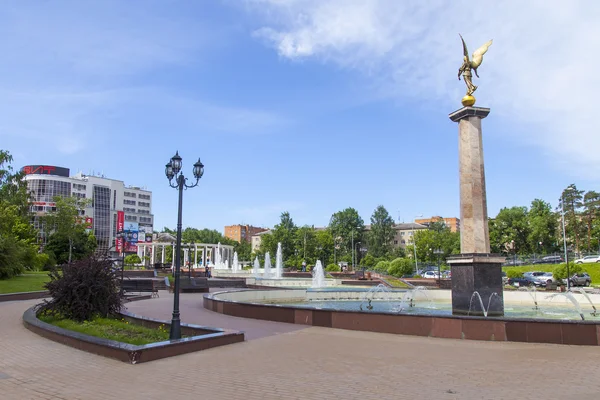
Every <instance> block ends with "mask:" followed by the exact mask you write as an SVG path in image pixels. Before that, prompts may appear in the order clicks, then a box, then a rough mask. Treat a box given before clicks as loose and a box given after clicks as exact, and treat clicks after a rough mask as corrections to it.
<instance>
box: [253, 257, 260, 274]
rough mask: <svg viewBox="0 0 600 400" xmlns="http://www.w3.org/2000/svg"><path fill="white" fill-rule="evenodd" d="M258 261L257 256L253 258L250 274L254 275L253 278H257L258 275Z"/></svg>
mask: <svg viewBox="0 0 600 400" xmlns="http://www.w3.org/2000/svg"><path fill="white" fill-rule="evenodd" d="M259 270H260V261H258V256H257V257H256V258H255V259H254V266H253V267H252V275H254V277H255V278H258V277H259V276H260V272H259Z"/></svg>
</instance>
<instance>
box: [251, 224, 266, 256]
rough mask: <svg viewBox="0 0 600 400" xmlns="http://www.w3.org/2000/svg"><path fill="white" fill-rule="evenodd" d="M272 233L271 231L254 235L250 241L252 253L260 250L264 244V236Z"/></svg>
mask: <svg viewBox="0 0 600 400" xmlns="http://www.w3.org/2000/svg"><path fill="white" fill-rule="evenodd" d="M268 233H271V230H270V229H267V230H265V231H262V232H259V233H257V234H256V235H253V236H252V238H251V241H250V245H251V246H252V251H253V252H255V251H257V250H259V249H260V244H261V243H262V235H266V234H268Z"/></svg>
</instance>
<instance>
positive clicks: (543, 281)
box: [532, 272, 554, 287]
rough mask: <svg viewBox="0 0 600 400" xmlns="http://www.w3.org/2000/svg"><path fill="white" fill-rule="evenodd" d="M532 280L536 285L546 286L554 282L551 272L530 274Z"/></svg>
mask: <svg viewBox="0 0 600 400" xmlns="http://www.w3.org/2000/svg"><path fill="white" fill-rule="evenodd" d="M532 282H533V284H534V285H535V286H536V287H546V285H548V284H551V283H552V282H554V275H553V274H552V272H545V273H543V274H541V275H536V276H532Z"/></svg>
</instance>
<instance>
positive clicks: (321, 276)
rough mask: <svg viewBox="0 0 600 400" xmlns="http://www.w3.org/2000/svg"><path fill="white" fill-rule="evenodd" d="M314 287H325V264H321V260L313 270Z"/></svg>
mask: <svg viewBox="0 0 600 400" xmlns="http://www.w3.org/2000/svg"><path fill="white" fill-rule="evenodd" d="M312 287H313V288H322V287H325V271H323V264H321V260H317V262H316V264H315V269H314V271H313V278H312Z"/></svg>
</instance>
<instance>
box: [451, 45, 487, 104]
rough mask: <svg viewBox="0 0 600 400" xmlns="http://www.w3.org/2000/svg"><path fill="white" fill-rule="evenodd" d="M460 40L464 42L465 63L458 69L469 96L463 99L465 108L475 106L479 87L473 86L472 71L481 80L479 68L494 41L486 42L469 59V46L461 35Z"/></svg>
mask: <svg viewBox="0 0 600 400" xmlns="http://www.w3.org/2000/svg"><path fill="white" fill-rule="evenodd" d="M458 36H460V40H462V45H463V52H464V58H463V63H462V65H461V66H460V68H459V69H458V79H459V80H460V75H461V74H462V76H463V79H464V81H465V84H466V85H467V94H466V95H465V97H463V99H462V103H463V106H465V107H467V106H469V107H470V106H472V105H473V104H475V97H473V93H474V92H475V91H476V90H477V86H475V85H473V79H472V78H473V75H472V74H471V70H473V71H475V76H477V77H478V78H479V74H477V68H479V66H480V65H481V63H482V62H483V55H484V54H485V53H486V52H487V51H488V49H489V48H490V46H491V45H492V40H489V41H488V42H486V43H485V44H484V45H483V46H481V47H480V48H478V49H477V50H475V52H474V53H473V56H472V57H471V59H469V51H468V50H467V44H466V43H465V40H464V39H463V37H462V35H461V34H460V33H459V34H458Z"/></svg>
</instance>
